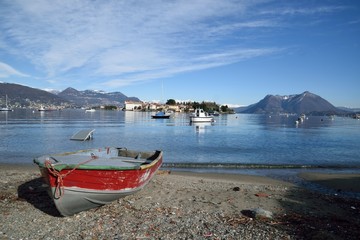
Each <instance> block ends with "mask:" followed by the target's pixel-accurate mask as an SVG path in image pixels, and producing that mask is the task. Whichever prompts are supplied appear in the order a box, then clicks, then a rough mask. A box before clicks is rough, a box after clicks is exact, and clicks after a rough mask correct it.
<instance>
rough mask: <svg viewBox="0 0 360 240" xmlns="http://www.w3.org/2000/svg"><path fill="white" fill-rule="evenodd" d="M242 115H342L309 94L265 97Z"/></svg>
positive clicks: (329, 104) (341, 111)
mask: <svg viewBox="0 0 360 240" xmlns="http://www.w3.org/2000/svg"><path fill="white" fill-rule="evenodd" d="M237 112H242V113H296V114H301V113H305V114H311V113H313V114H316V113H317V114H336V113H343V112H344V111H343V110H340V109H338V108H336V107H334V106H333V105H332V104H331V103H329V102H328V101H326V100H325V99H323V98H321V97H320V96H318V95H316V94H313V93H311V92H308V91H306V92H303V93H301V94H295V95H289V96H279V95H275V96H274V95H267V96H265V98H263V99H262V100H260V101H259V102H258V103H255V104H252V105H250V106H248V107H247V108H246V109H245V110H242V111H241V110H238V111H237Z"/></svg>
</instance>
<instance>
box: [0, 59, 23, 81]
mask: <svg viewBox="0 0 360 240" xmlns="http://www.w3.org/2000/svg"><path fill="white" fill-rule="evenodd" d="M12 75H14V76H18V77H29V76H28V75H26V74H24V73H22V72H20V71H17V70H16V69H14V68H12V67H11V66H9V65H8V64H6V63H3V62H0V78H8V77H10V76H12Z"/></svg>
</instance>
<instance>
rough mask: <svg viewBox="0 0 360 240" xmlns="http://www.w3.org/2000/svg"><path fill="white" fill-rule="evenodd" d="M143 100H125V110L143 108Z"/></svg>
mask: <svg viewBox="0 0 360 240" xmlns="http://www.w3.org/2000/svg"><path fill="white" fill-rule="evenodd" d="M142 105H143V103H142V102H133V101H125V103H124V110H125V111H134V110H138V109H139V110H140V109H142Z"/></svg>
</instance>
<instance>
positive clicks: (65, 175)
mask: <svg viewBox="0 0 360 240" xmlns="http://www.w3.org/2000/svg"><path fill="white" fill-rule="evenodd" d="M162 154H163V152H162V151H158V150H157V151H154V152H139V151H133V150H128V149H126V148H115V147H106V148H100V149H88V150H81V151H78V152H70V153H61V154H54V155H45V156H41V157H38V158H35V159H34V163H36V164H37V165H38V166H39V168H40V172H41V174H42V176H43V177H44V179H45V181H46V183H47V184H48V185H49V191H48V192H49V195H50V197H51V198H52V199H53V200H54V203H55V206H56V208H57V209H58V210H59V212H60V214H61V215H63V216H71V215H73V214H76V213H78V212H81V211H85V210H88V209H91V208H95V207H99V206H102V205H105V204H108V203H111V202H112V201H114V200H117V199H119V198H121V197H124V196H127V195H130V194H133V193H135V192H137V191H139V190H141V189H142V188H143V187H144V186H145V185H146V184H147V183H148V182H149V181H150V180H151V178H152V177H153V176H154V174H155V173H156V171H157V170H158V169H159V168H160V166H161V164H162V160H163V159H162Z"/></svg>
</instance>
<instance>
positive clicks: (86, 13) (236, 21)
mask: <svg viewBox="0 0 360 240" xmlns="http://www.w3.org/2000/svg"><path fill="white" fill-rule="evenodd" d="M262 2H263V1H259V2H257V1H233V0H222V1H218V0H195V1H165V0H154V1H146V0H145V1H116V0H108V1H88V0H79V1H63V0H55V1H47V0H32V1H21V0H19V1H16V0H8V1H7V0H4V1H1V3H0V31H1V33H2V34H1V35H0V43H1V44H0V60H1V57H2V55H1V51H3V52H6V53H7V54H9V55H13V56H17V57H21V58H23V59H27V61H28V62H29V63H31V64H32V66H33V67H34V68H36V69H37V70H38V71H39V72H42V74H43V76H44V78H45V79H51V80H48V81H49V82H52V83H54V84H55V81H56V80H58V81H66V79H72V80H71V81H73V79H76V80H77V81H81V80H83V81H87V80H88V79H101V80H98V81H97V82H96V81H95V82H94V83H93V84H98V86H104V87H106V86H108V87H110V86H111V87H113V86H124V85H130V84H137V83H139V82H143V81H147V80H151V79H155V78H163V77H167V76H172V75H174V74H177V73H181V72H188V71H196V70H201V69H207V68H213V67H217V66H223V65H226V64H231V63H234V62H237V61H242V60H244V59H249V58H254V57H260V56H265V55H269V54H274V53H277V52H279V51H282V50H283V48H282V47H278V46H270V45H269V46H261V47H259V46H255V45H254V44H252V43H249V42H246V41H239V37H241V36H244V37H245V36H247V34H251V35H256V31H257V30H258V29H260V30H261V29H266V30H267V31H271V29H273V28H277V27H278V26H279V22H278V18H276V17H274V16H268V15H272V14H276V15H278V16H279V15H286V14H305V13H311V11H312V13H317V12H329V11H335V10H336V9H332V8H326V7H322V8H320V7H319V8H317V9H313V10H310V9H299V8H295V9H291V8H284V9H278V10H276V9H266V10H264V9H262V7H261V4H259V3H262ZM254 9H256V10H257V11H254ZM258 10H261V11H258ZM259 13H260V14H259ZM264 15H267V16H266V17H265V16H264ZM1 69H2V70H1ZM4 69H7V70H4ZM0 71H1V72H0V74H1V73H2V74H1V75H0V76H6V74H5V72H7V73H8V74H9V73H10V72H13V73H17V74H21V73H19V72H16V70H15V69H12V68H11V67H10V66H8V65H4V64H3V65H0ZM69 81H70V80H69Z"/></svg>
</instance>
